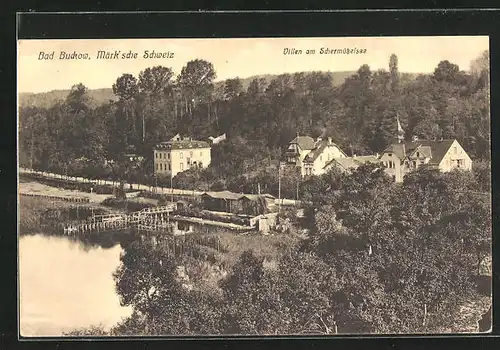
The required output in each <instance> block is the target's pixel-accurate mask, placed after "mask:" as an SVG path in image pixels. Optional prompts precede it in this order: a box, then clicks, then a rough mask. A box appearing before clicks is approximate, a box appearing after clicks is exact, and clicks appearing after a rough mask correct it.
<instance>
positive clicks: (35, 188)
mask: <svg viewBox="0 0 500 350" xmlns="http://www.w3.org/2000/svg"><path fill="white" fill-rule="evenodd" d="M19 193H26V194H39V195H45V196H57V197H80V198H88V199H89V201H90V202H91V203H101V202H102V201H103V200H105V199H106V198H108V197H111V195H109V194H96V193H87V192H81V191H75V190H66V189H62V188H57V187H52V186H48V185H43V184H41V183H38V182H34V181H29V182H20V183H19Z"/></svg>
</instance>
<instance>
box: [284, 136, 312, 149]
mask: <svg viewBox="0 0 500 350" xmlns="http://www.w3.org/2000/svg"><path fill="white" fill-rule="evenodd" d="M290 143H296V144H298V145H299V147H300V148H302V149H303V150H312V149H314V139H313V138H312V137H311V136H297V137H296V138H294V139H293V140H292V141H290Z"/></svg>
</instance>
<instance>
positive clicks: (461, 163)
mask: <svg viewBox="0 0 500 350" xmlns="http://www.w3.org/2000/svg"><path fill="white" fill-rule="evenodd" d="M463 165H464V160H463V159H457V168H461V167H462V166H463Z"/></svg>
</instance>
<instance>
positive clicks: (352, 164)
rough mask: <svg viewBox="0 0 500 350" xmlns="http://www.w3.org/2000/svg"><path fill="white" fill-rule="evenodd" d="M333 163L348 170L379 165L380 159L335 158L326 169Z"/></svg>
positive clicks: (359, 157)
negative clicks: (367, 164)
mask: <svg viewBox="0 0 500 350" xmlns="http://www.w3.org/2000/svg"><path fill="white" fill-rule="evenodd" d="M333 162H336V163H337V164H339V165H340V166H341V167H342V168H344V169H346V170H348V169H356V168H357V167H359V166H360V165H362V164H365V163H379V162H380V159H378V158H377V157H376V156H356V157H345V158H334V159H332V160H331V161H330V162H328V163H327V164H326V165H325V166H324V168H326V167H328V166H330V165H331V164H332V163H333Z"/></svg>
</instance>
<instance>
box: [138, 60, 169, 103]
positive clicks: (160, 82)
mask: <svg viewBox="0 0 500 350" xmlns="http://www.w3.org/2000/svg"><path fill="white" fill-rule="evenodd" d="M173 76H174V72H173V71H172V69H170V68H167V67H163V66H154V67H152V68H146V69H145V70H143V71H141V72H140V73H139V82H138V88H139V91H140V92H141V93H144V94H147V95H151V96H154V97H161V96H164V95H166V94H170V93H171V91H172V88H173V81H172V77H173Z"/></svg>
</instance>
